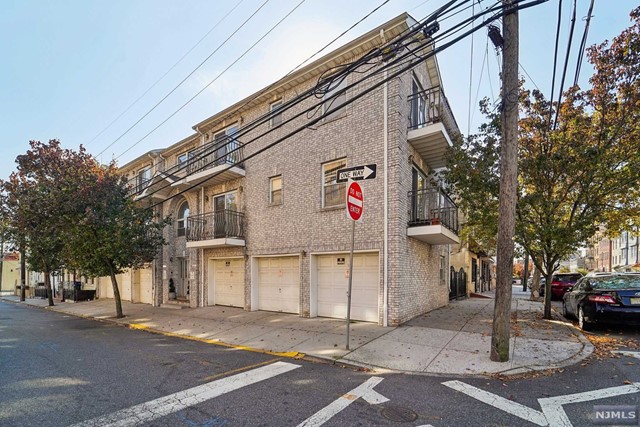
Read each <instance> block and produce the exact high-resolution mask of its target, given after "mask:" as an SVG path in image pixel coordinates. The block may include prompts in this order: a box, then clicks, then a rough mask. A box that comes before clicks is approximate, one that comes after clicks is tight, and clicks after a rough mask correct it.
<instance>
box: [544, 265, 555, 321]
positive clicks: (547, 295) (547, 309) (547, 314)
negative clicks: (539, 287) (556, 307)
mask: <svg viewBox="0 0 640 427" xmlns="http://www.w3.org/2000/svg"><path fill="white" fill-rule="evenodd" d="M546 270H547V274H546V278H547V282H546V283H545V284H544V318H545V319H547V320H549V319H551V279H552V278H553V264H552V265H547V266H546Z"/></svg>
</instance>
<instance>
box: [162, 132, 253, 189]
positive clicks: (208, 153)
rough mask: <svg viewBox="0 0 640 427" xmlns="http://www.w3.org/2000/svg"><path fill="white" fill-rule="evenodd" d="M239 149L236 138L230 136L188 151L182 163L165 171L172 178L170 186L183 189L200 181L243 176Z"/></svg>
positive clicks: (218, 180)
mask: <svg viewBox="0 0 640 427" xmlns="http://www.w3.org/2000/svg"><path fill="white" fill-rule="evenodd" d="M243 148H244V147H243V146H242V145H241V144H240V143H239V142H238V140H237V139H235V138H231V137H225V138H223V139H221V140H217V141H214V142H210V143H208V144H206V145H203V146H202V147H200V148H198V149H197V150H195V151H193V152H192V153H190V157H189V159H188V160H187V161H186V162H182V163H179V164H177V165H175V166H174V167H172V168H170V169H168V170H167V171H166V173H167V174H168V175H169V176H172V177H173V178H174V179H175V180H174V182H173V183H172V184H171V186H172V187H180V188H185V187H190V186H194V185H198V184H201V183H204V182H206V183H207V185H215V184H220V183H222V182H225V181H229V180H232V179H236V178H241V177H243V176H244V175H245V171H244V167H243V164H242V161H243V160H244V157H243Z"/></svg>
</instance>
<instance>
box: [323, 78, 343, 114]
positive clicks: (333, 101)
mask: <svg viewBox="0 0 640 427" xmlns="http://www.w3.org/2000/svg"><path fill="white" fill-rule="evenodd" d="M345 87H347V78H346V77H342V78H338V79H336V81H333V82H331V83H330V84H329V87H328V88H327V93H325V95H324V97H323V100H324V103H323V104H322V114H327V112H328V111H331V110H333V109H335V108H337V110H335V111H333V112H332V113H330V114H329V115H328V116H326V117H325V120H332V119H335V118H338V117H340V116H342V115H343V114H345V113H346V112H347V106H346V105H344V104H345V103H346V102H347V91H346V90H344V88H345ZM340 91H342V93H340V94H339V95H337V96H336V97H335V98H331V97H332V96H334V95H336V94H338V93H339V92H340ZM339 107H340V108H339Z"/></svg>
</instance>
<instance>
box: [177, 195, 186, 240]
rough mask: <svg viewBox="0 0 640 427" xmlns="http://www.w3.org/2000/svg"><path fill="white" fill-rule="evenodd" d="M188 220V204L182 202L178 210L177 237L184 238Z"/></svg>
mask: <svg viewBox="0 0 640 427" xmlns="http://www.w3.org/2000/svg"><path fill="white" fill-rule="evenodd" d="M188 218H189V203H187V202H183V203H182V204H181V205H180V209H178V230H177V234H178V236H186V234H187V219H188Z"/></svg>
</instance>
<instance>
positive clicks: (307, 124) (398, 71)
mask: <svg viewBox="0 0 640 427" xmlns="http://www.w3.org/2000/svg"><path fill="white" fill-rule="evenodd" d="M546 1H547V0H534V1H532V2H530V3H527V4H523V5H520V6H518V7H516V9H517V10H520V9H525V8H528V7H531V6H535V5H538V4H540V3H543V2H546ZM491 11H493V10H491ZM488 12H489V11H485V12H483V14H485V13H488ZM504 13H505V12H504V11H502V12H500V13H498V14H496V15H495V16H494V17H492V19H490V20H489V21H487V22H490V21H492V20H495V19H497V18H498V17H500V16H502V15H503V14H504ZM422 25H424V23H423V24H422ZM420 27H421V26H419V27H418V28H420ZM479 28H482V26H478V27H476V28H472V29H471V30H468V31H466V32H465V33H463V34H462V35H460V36H458V37H456V38H455V39H454V40H452V41H450V42H448V43H445V44H444V45H442V46H440V47H437V48H434V49H432V50H430V51H429V52H428V53H427V54H425V55H423V56H416V57H417V59H414V60H413V61H410V62H409V64H408V65H406V66H403V67H402V68H400V69H399V70H397V71H395V72H394V73H392V74H391V75H390V76H388V78H386V79H382V80H381V81H378V82H376V83H374V84H373V85H372V86H370V87H368V88H367V89H365V90H364V91H362V92H361V93H359V94H356V95H354V96H353V97H352V98H351V99H349V100H347V101H346V102H345V103H344V104H341V105H340V106H337V107H334V108H332V109H329V110H328V111H326V112H325V113H324V114H322V115H320V116H318V117H316V118H314V119H312V120H310V121H309V122H308V123H306V124H305V125H303V126H300V127H298V128H297V129H295V130H293V131H291V132H289V133H288V134H287V135H285V136H283V137H281V138H278V139H276V140H275V141H273V142H272V143H270V144H268V145H266V146H265V147H263V148H261V149H259V150H257V151H256V152H254V153H252V154H250V155H249V156H247V157H245V158H244V159H242V162H244V161H246V160H249V159H251V158H253V157H256V156H257V155H259V154H261V153H263V152H264V151H266V150H268V149H270V148H272V147H274V146H276V145H278V144H280V143H281V142H283V141H285V140H286V139H288V138H290V137H292V136H294V135H296V134H298V133H300V132H302V131H303V130H305V129H308V128H309V127H310V126H313V125H314V124H316V123H318V122H319V121H321V120H323V119H324V117H326V116H328V115H331V114H332V113H334V112H336V111H337V110H338V109H340V108H342V107H343V106H346V105H349V104H351V103H353V102H355V101H356V100H358V99H360V98H362V97H363V96H365V95H367V94H368V93H370V92H371V91H373V90H375V89H377V88H379V87H380V86H381V85H382V84H384V83H385V82H387V81H389V80H391V79H394V78H396V77H398V76H399V75H400V74H402V73H404V72H405V71H407V70H409V69H411V68H413V67H414V66H415V63H417V62H418V61H421V60H425V59H427V58H429V57H431V56H434V55H436V54H437V53H439V52H441V51H443V50H445V49H447V48H449V47H450V46H452V45H453V44H455V43H457V42H458V41H460V40H461V39H463V38H465V37H467V36H468V35H470V34H472V33H473V32H475V31H477V30H478V29H479ZM378 50H380V49H378ZM383 68H384V67H383ZM379 71H381V70H378V72H379ZM375 74H377V72H376V73H374V75H375ZM366 78H369V76H368V77H365V78H363V79H361V80H359V81H357V82H354V83H352V84H351V85H348V86H346V87H345V88H344V89H343V90H341V91H340V92H337V93H335V94H333V95H332V96H331V97H329V98H330V99H331V98H335V97H337V96H340V95H341V94H342V93H344V92H346V91H347V90H349V89H351V88H353V87H355V86H357V85H358V84H360V83H361V82H362V81H363V80H365V79H366ZM313 108H315V106H312V107H311V108H309V109H307V110H306V111H303V112H301V113H299V114H298V115H297V117H300V116H301V115H302V114H305V113H306V112H307V111H310V110H311V109H313ZM289 121H291V120H289ZM261 137H262V135H261V136H258V137H256V138H254V139H253V140H252V141H250V142H254V141H255V140H257V139H259V138H261ZM250 142H249V143H250ZM247 144H248V143H247ZM245 145H246V144H245ZM241 148H242V147H237V148H235V149H234V150H232V151H231V152H235V151H238V150H240V149H241ZM229 153H230V152H229ZM229 153H227V154H226V155H228V154H229ZM226 155H225V156H226ZM222 157H223V156H221V157H220V158H222ZM239 163H240V162H235V163H234V164H232V165H229V166H227V167H226V168H225V169H223V170H221V171H218V172H216V173H214V174H212V175H211V176H209V177H207V178H206V179H205V180H204V181H202V182H199V183H196V184H193V185H191V186H189V187H188V188H185V189H184V190H181V191H179V192H177V193H176V194H174V195H172V196H170V197H168V198H166V199H164V200H162V201H160V202H157V203H155V204H153V205H150V206H149V208H154V207H156V206H158V205H161V204H163V203H165V202H167V201H169V200H171V199H173V198H175V197H178V196H180V195H182V194H184V193H186V192H188V191H190V190H192V189H193V188H195V187H197V186H200V185H202V183H203V182H206V181H208V180H210V179H212V178H214V177H215V176H218V175H219V174H221V173H223V172H225V171H227V170H229V169H230V168H232V167H234V166H237V165H238V164H239Z"/></svg>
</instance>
